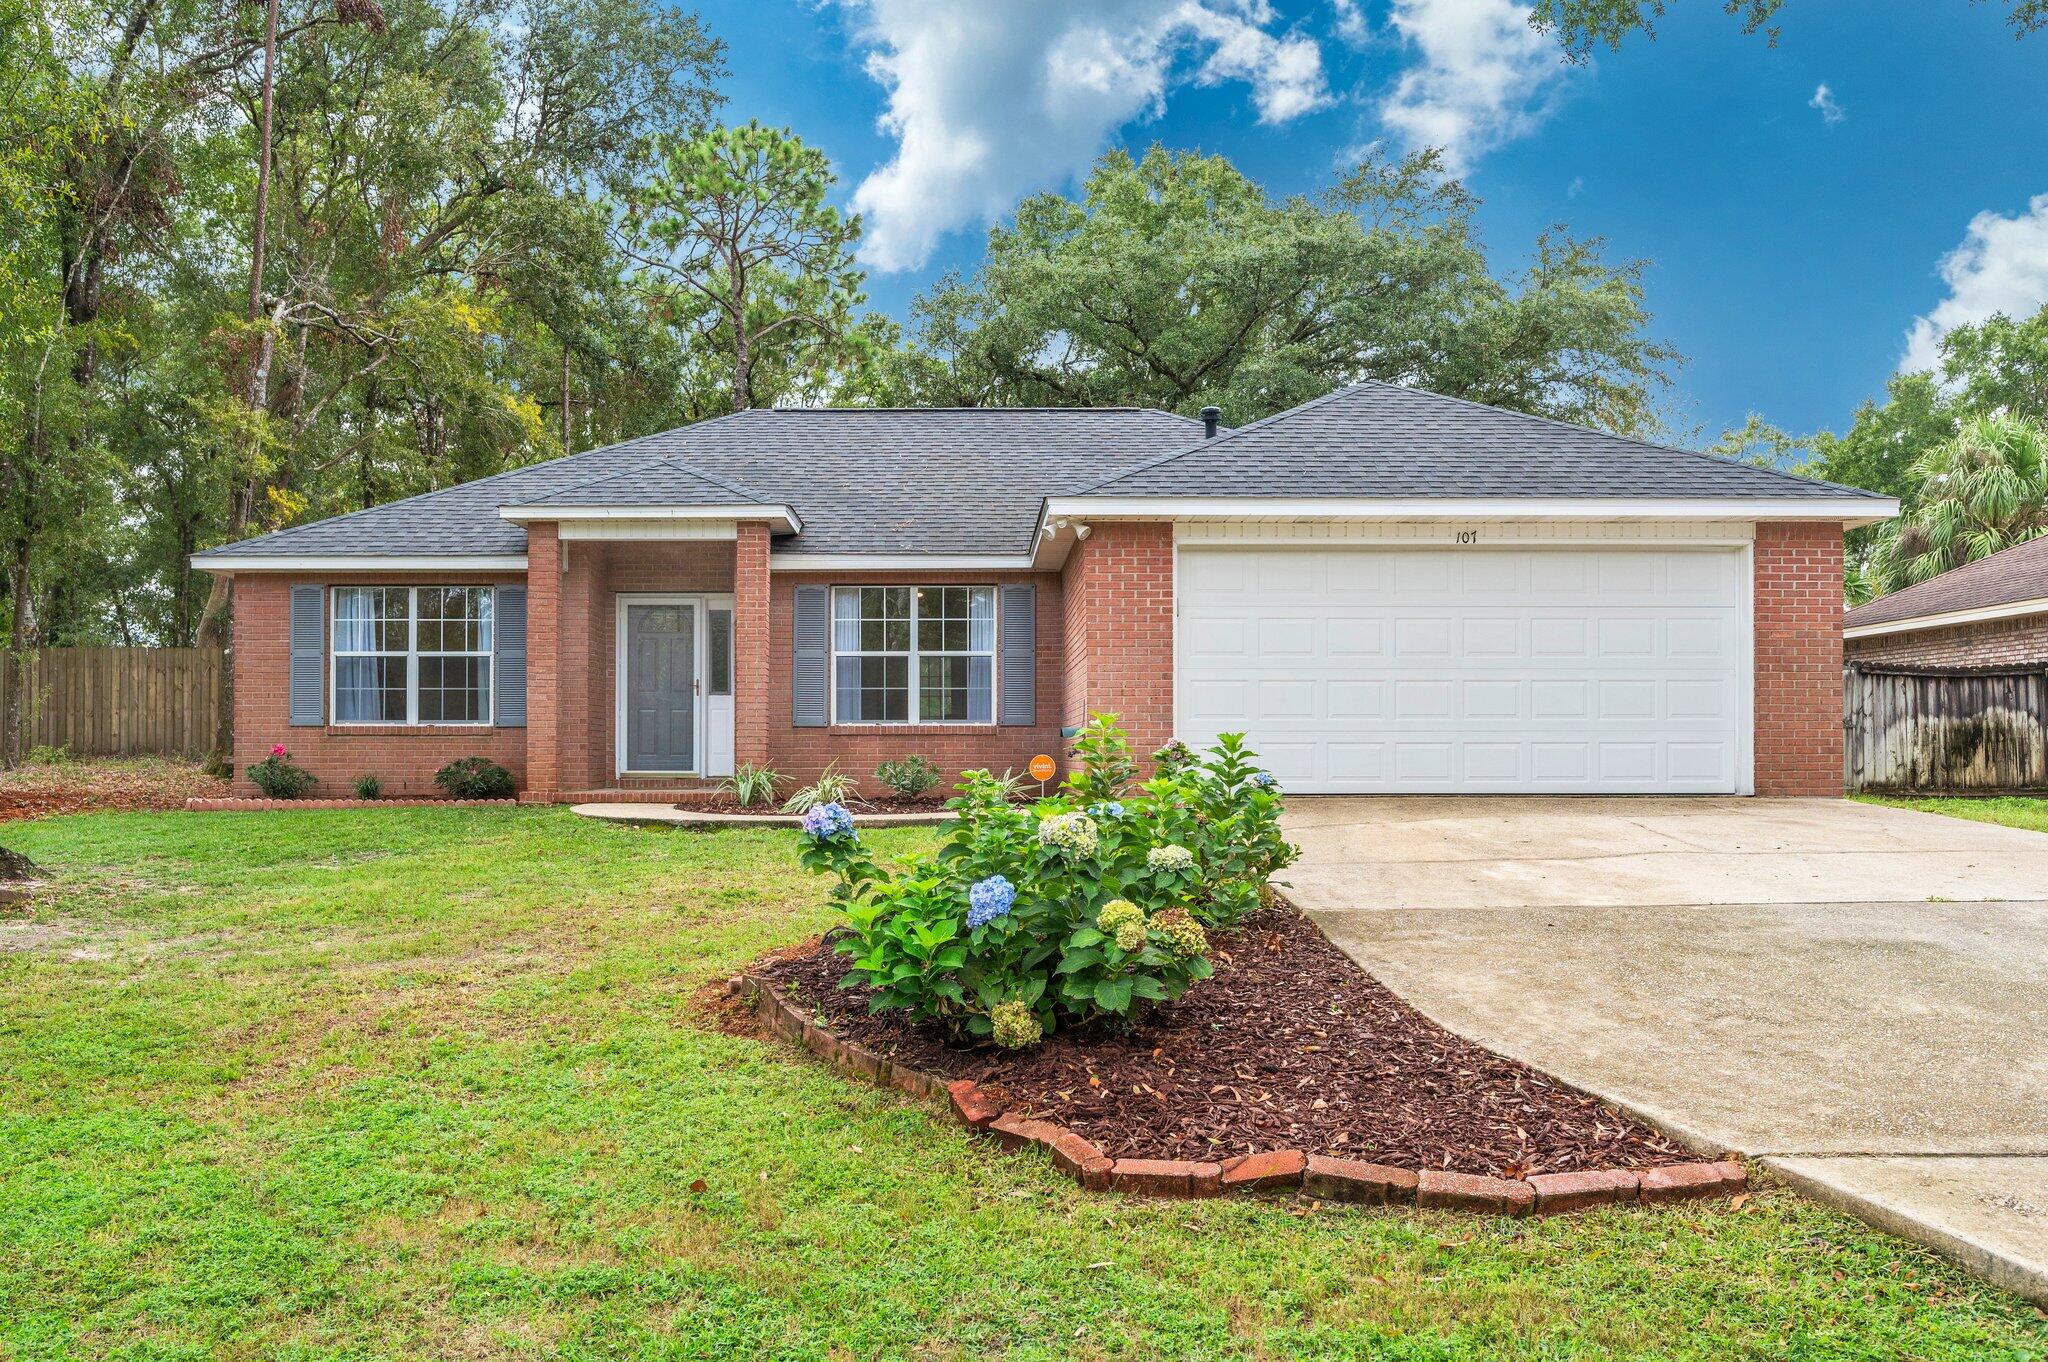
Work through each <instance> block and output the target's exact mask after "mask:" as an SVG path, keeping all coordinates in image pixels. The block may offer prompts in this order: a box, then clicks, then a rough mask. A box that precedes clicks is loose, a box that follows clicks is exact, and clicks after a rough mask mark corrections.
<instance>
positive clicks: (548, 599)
mask: <svg viewBox="0 0 2048 1362" xmlns="http://www.w3.org/2000/svg"><path fill="white" fill-rule="evenodd" d="M557 528H558V527H557V526H556V525H555V523H554V522H553V521H539V522H536V523H534V524H531V525H528V526H527V527H526V790H525V793H524V794H523V796H522V798H524V799H526V800H528V801H531V802H533V803H539V804H548V803H553V802H554V799H555V796H556V795H558V794H559V793H561V789H562V766H561V761H562V753H561V716H562V703H561V701H562V687H561V658H560V652H561V650H560V646H559V645H560V638H561V622H562V558H561V553H562V541H561V539H560V538H559V536H558V534H557Z"/></svg>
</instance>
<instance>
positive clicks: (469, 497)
mask: <svg viewBox="0 0 2048 1362" xmlns="http://www.w3.org/2000/svg"><path fill="white" fill-rule="evenodd" d="M1201 429H1202V427H1201V423H1200V422H1198V421H1191V420H1189V419H1187V418H1186V417H1182V416H1175V415H1173V414H1171V413H1169V412H1162V411H1152V410H1148V409H1145V408H1128V407H1126V408H1096V409H1072V408H1062V409H1036V408H1015V407H975V408H961V409H935V410H876V409H864V408H863V409H853V408H848V409H827V410H798V411H783V410H756V411H746V412H739V413H735V414H734V415H731V416H721V417H718V418H716V419H714V420H710V421H701V422H699V423H697V424H696V425H693V426H684V427H681V428H680V429H677V430H671V431H665V432H663V433H662V434H659V435H648V436H644V437H642V438H640V439H637V440H627V441H624V442H623V443H620V444H615V445H606V446H604V447H603V448H600V449H592V450H588V451H586V452H585V453H582V454H576V455H572V456H570V457H569V458H566V459H556V460H554V461H552V462H549V463H543V464H534V465H532V466H530V467H527V468H518V469H513V470H511V471H510V472H506V473H499V474H496V475H495V476H492V477H488V478H479V479H478V480H477V481H475V482H468V483H463V484H462V485H461V486H458V487H450V488H447V489H445V490H443V491H438V492H428V493H426V494H425V495H423V496H417V497H413V498H411V499H409V500H406V501H394V502H391V503H388V504H387V505H383V506H375V507H371V508H370V509H369V510H365V511H356V512H353V513H351V514H349V515H343V516H336V517H334V518H333V519H331V520H321V521H316V522H314V523H312V524H309V525H298V526H294V527H292V528H291V529H287V530H279V531H277V532H276V533H274V534H268V535H264V536H262V537H261V538H257V539H246V540H243V541H242V542H241V543H239V544H230V545H228V546H227V547H225V548H221V549H215V550H212V551H211V552H212V553H215V554H218V555H220V556H222V557H229V558H243V557H246V558H249V559H251V560H252V562H253V561H254V560H258V559H261V558H265V557H272V556H280V555H305V554H319V555H330V554H331V555H347V556H354V555H372V554H377V555H382V554H404V555H412V554H420V555H438V554H520V553H524V552H525V551H526V531H525V530H524V529H523V528H522V527H520V526H518V525H515V524H512V523H510V522H509V521H506V520H504V519H502V518H500V516H499V515H498V508H499V507H501V506H529V505H535V504H539V503H540V502H542V501H543V500H545V499H548V498H555V499H556V500H557V503H558V504H563V505H583V504H588V503H587V501H586V497H589V496H591V495H592V494H593V493H594V490H595V489H594V487H593V484H595V483H597V482H598V481H600V480H604V479H617V483H616V487H617V489H618V490H619V491H620V494H621V495H622V496H628V495H634V496H647V497H653V496H654V489H655V488H656V486H657V485H658V484H659V482H660V480H661V479H663V478H666V477H674V478H677V479H678V480H687V479H689V478H696V479H702V480H704V481H705V482H707V483H717V484H721V485H723V486H724V487H725V488H726V489H727V490H728V493H739V494H743V500H744V501H747V502H755V503H761V504H768V505H788V506H789V507H790V508H791V509H793V510H794V511H796V513H797V516H798V518H799V519H801V520H802V521H803V527H804V528H803V532H802V533H801V534H799V535H796V536H793V537H788V538H783V539H779V540H777V541H776V545H775V547H776V552H778V553H931V554H989V553H1000V554H1022V553H1028V552H1029V551H1030V550H1031V547H1032V537H1033V535H1035V534H1036V533H1037V528H1038V510H1039V505H1040V503H1041V502H1042V501H1043V500H1044V498H1046V497H1047V496H1052V495H1056V494H1058V493H1060V492H1064V491H1069V490H1072V489H1073V488H1076V487H1082V486H1085V485H1087V484H1088V483H1091V482H1095V481H1098V480H1100V479H1101V478H1104V477H1106V476H1108V475H1109V474H1111V473H1113V472H1115V471H1117V470H1118V469H1121V468H1128V467H1130V466H1131V465H1132V464H1134V463H1137V462H1139V461H1141V460H1143V459H1147V458H1151V457H1154V456H1156V455H1159V454H1164V453H1166V452H1168V451H1170V450H1174V449H1179V448H1181V447H1182V446H1184V445H1186V444H1187V443H1188V442H1189V441H1190V440H1191V439H1195V438H1198V437H1199V436H1200V434H1201ZM712 495H713V494H712V493H710V492H708V491H707V492H706V493H705V494H704V497H703V499H700V500H698V501H697V502H695V503H694V504H712V505H730V504H734V503H733V502H732V501H730V500H726V499H719V500H710V497H711V496H712ZM617 504H620V505H648V504H661V503H659V502H658V501H651V500H630V499H628V500H621V501H619V502H618V503H617Z"/></svg>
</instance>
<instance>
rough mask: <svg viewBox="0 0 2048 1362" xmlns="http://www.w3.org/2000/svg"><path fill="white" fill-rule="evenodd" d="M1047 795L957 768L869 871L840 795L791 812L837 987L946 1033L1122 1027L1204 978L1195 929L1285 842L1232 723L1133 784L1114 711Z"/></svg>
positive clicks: (1242, 910) (1234, 907)
mask: <svg viewBox="0 0 2048 1362" xmlns="http://www.w3.org/2000/svg"><path fill="white" fill-rule="evenodd" d="M1074 756H1075V758H1076V762H1075V766H1074V769H1073V770H1072V772H1071V773H1070V774H1069V775H1068V777H1067V779H1066V781H1065V782H1064V783H1063V784H1062V785H1061V787H1060V790H1059V793H1058V794H1057V795H1055V796H1054V797H1052V798H1049V799H1043V800H1040V801H1039V802H1038V803H1036V804H1034V805H1030V806H1023V805H1019V804H1017V803H1016V802H1015V801H1014V800H1013V798H1012V795H1013V793H1014V791H1015V789H1016V785H1015V782H1014V781H1010V780H1007V779H1004V778H999V777H996V776H992V775H990V774H989V773H988V772H986V771H970V772H968V773H967V774H966V775H965V776H964V777H963V778H962V780H961V782H960V785H959V787H958V791H957V795H956V797H955V798H954V799H953V800H952V801H951V803H950V805H949V807H950V808H952V809H953V810H954V811H955V812H957V813H958V814H959V818H958V820H957V821H955V822H954V823H952V824H950V825H949V826H948V828H947V830H946V832H945V833H944V834H943V838H942V841H941V844H940V846H939V848H938V850H937V851H936V852H935V853H934V854H932V855H930V856H919V857H910V858H906V859H904V860H903V861H901V862H900V863H899V864H898V865H896V866H895V867H892V868H888V869H884V868H882V867H879V866H877V865H876V864H875V862H874V861H873V860H872V859H871V858H870V857H869V855H868V853H867V850H866V848H865V846H864V845H863V844H862V842H861V840H860V834H859V832H858V831H857V830H856V829H855V827H854V817H853V815H852V814H851V813H849V812H848V811H847V810H846V809H845V808H844V807H842V806H840V805H838V804H826V805H822V806H820V807H818V808H816V809H813V810H812V811H811V812H810V814H809V815H807V816H806V817H805V819H804V825H803V827H804V850H803V863H804V865H805V866H806V868H808V869H810V870H813V871H816V872H819V873H822V874H828V875H831V876H832V877H833V879H834V882H835V883H834V888H833V898H834V900H835V901H836V902H838V903H839V904H840V905H841V907H842V908H843V909H844V911H845V912H846V915H847V919H848V923H849V927H850V930H849V931H848V932H847V933H845V934H844V935H843V936H842V937H841V938H840V940H839V941H838V943H837V946H836V949H838V950H840V951H842V952H844V953H845V954H846V955H848V956H849V957H851V962H852V967H851V969H850V970H849V971H848V974H847V978H846V981H845V985H846V986H848V987H854V986H861V987H866V988H867V989H869V990H870V998H869V1003H870V1007H871V1008H872V1010H874V1011H876V1012H882V1011H889V1010H896V1009H900V1010H902V1011H905V1012H907V1013H909V1014H910V1015H912V1016H913V1017H916V1018H918V1019H920V1020H931V1021H936V1022H938V1023H940V1024H941V1025H943V1026H944V1027H945V1028H946V1029H947V1031H948V1032H949V1034H950V1035H951V1036H952V1037H953V1039H954V1040H955V1041H956V1042H961V1043H993V1044H996V1045H999V1046H1003V1047H1005V1048H1010V1049H1017V1048H1023V1047H1027V1046H1031V1045H1035V1044H1037V1043H1038V1042H1039V1040H1041V1039H1042V1038H1043V1037H1044V1036H1046V1035H1049V1034H1051V1033H1053V1032H1054V1031H1056V1030H1058V1029H1059V1028H1061V1027H1063V1026H1064V1027H1077V1026H1079V1027H1103V1028H1126V1027H1129V1026H1131V1025H1134V1024H1135V1023H1136V1022H1137V1021H1138V1020H1139V1019H1140V1018H1141V1017H1142V1016H1143V1014H1144V1011H1145V1009H1146V1008H1147V1007H1148V1006H1150V1005H1151V1004H1153V1003H1157V1002H1164V1001H1168V1000H1170V999H1173V998H1177V997H1179V996H1180V995H1181V994H1182V993H1184V992H1186V991H1187V989H1188V988H1189V987H1190V986H1191V985H1193V984H1194V983H1195V982H1197V981H1198V980H1201V979H1204V978H1207V977H1208V975H1209V973H1210V967H1209V959H1208V956H1209V932H1210V931H1212V930H1228V929H1230V928H1232V927H1235V926H1236V925H1238V924H1239V923H1240V922H1242V921H1243V920H1244V918H1245V916H1246V914H1248V913H1250V912H1251V911H1252V910H1253V909H1255V908H1257V907H1258V905H1259V902H1260V887H1261V886H1262V885H1263V884H1264V883H1265V880H1266V877H1267V876H1268V875H1270V874H1272V873H1273V872H1274V871H1276V870H1279V869H1280V868H1281V867H1283V866H1285V865H1287V864H1288V863H1289V862H1291V861H1292V860H1293V859H1294V857H1295V855H1296V850H1295V848H1294V847H1293V846H1291V845H1289V843H1288V842H1287V841H1286V839H1285V838H1283V837H1282V836H1281V835H1280V826H1279V819H1280V810H1281V793H1280V789H1279V786H1278V783H1277V782H1276V781H1274V779H1273V778H1272V776H1271V775H1270V774H1269V773H1267V772H1265V771H1263V770H1261V769H1260V768H1259V767H1258V766H1257V765H1256V764H1255V762H1254V760H1253V757H1252V753H1251V752H1250V750H1249V749H1248V748H1246V747H1245V745H1244V739H1243V738H1242V736H1240V735H1235V734H1226V735H1224V736H1223V737H1222V738H1220V739H1219V740H1218V741H1217V744H1216V746H1215V747H1214V748H1212V749H1211V750H1210V751H1209V752H1208V753H1206V754H1200V755H1197V754H1196V753H1194V752H1192V751H1189V750H1188V749H1187V748H1186V747H1184V746H1182V745H1180V744H1173V745H1172V746H1171V747H1170V748H1168V749H1164V750H1162V752H1160V753H1158V754H1155V757H1154V763H1155V766H1156V767H1157V774H1155V775H1154V777H1153V778H1152V779H1151V780H1149V781H1145V782H1143V783H1139V782H1138V780H1137V769H1136V765H1135V763H1134V762H1133V761H1132V760H1131V757H1130V750H1129V743H1128V741H1127V740H1126V739H1125V737H1124V735H1123V733H1122V732H1121V731H1120V730H1119V729H1118V728H1117V727H1116V724H1115V721H1114V716H1104V715H1098V716H1096V718H1095V720H1094V721H1093V722H1091V723H1090V724H1089V726H1088V727H1087V729H1086V730H1085V731H1084V732H1083V733H1082V735H1081V737H1080V739H1079V740H1078V741H1077V742H1076V743H1075V747H1074Z"/></svg>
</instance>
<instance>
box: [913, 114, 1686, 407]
mask: <svg viewBox="0 0 2048 1362" xmlns="http://www.w3.org/2000/svg"><path fill="white" fill-rule="evenodd" d="M1477 206H1478V201H1477V200H1476V199H1475V198H1474V197H1473V196H1472V195H1471V194H1470V193H1469V192H1468V191H1467V190H1466V189H1465V188H1464V186H1463V185H1461V184H1459V183H1458V182H1457V181H1456V180H1454V179H1451V178H1449V177H1448V176H1446V175H1445V174H1444V173H1443V170H1442V166H1441V161H1440V158H1439V157H1438V156H1437V154H1436V153H1434V152H1421V153H1417V154H1415V155H1412V156H1409V157H1406V158H1405V159H1401V160H1392V159H1389V158H1387V157H1385V156H1383V155H1381V154H1379V153H1374V154H1372V155H1369V156H1368V157H1366V158H1365V159H1364V160H1362V161H1360V162H1359V163H1358V164H1357V165H1356V166H1355V167H1353V168H1352V169H1351V170H1350V171H1349V172H1348V173H1346V174H1345V175H1343V176H1342V177H1341V178H1340V179H1339V180H1338V181H1337V182H1336V183H1334V184H1333V185H1331V186H1330V187H1329V188H1328V189H1327V190H1326V191H1324V192H1323V193H1322V194H1321V195H1320V196H1318V197H1316V198H1314V199H1310V198H1291V199H1286V200H1282V201H1277V202H1276V201H1274V200H1273V199H1271V198H1270V197H1269V196H1268V195H1267V194H1266V193H1265V191H1264V190H1263V189H1261V188H1260V187H1259V186H1258V185H1257V184H1256V183H1254V182H1253V181H1252V180H1250V179H1249V178H1247V177H1246V176H1245V175H1244V174H1243V173H1241V172H1240V171H1238V170H1237V169H1236V168H1235V167H1234V166H1232V165H1231V164H1230V162H1228V161H1226V160H1224V159H1223V158H1222V157H1220V156H1203V155H1199V154H1195V153H1177V152H1171V151H1167V150H1166V149H1164V148H1161V147H1154V148H1152V149H1151V150H1150V151H1148V152H1147V153H1146V154H1145V155H1144V156H1142V157H1139V158H1133V157H1131V156H1129V155H1127V154H1125V153H1123V152H1121V151H1118V152H1112V153H1110V154H1109V155H1107V156H1105V157H1103V158H1102V159H1101V160H1100V161H1099V162H1098V163H1097V164H1096V166H1095V168H1094V171H1093V172H1092V173H1091V174H1090V175H1089V176H1088V178H1087V181H1086V183H1085V184H1084V185H1083V186H1082V189H1081V192H1080V194H1079V195H1078V196H1077V197H1075V198H1068V197H1066V196H1064V195H1060V194H1055V193H1044V194H1037V195H1033V196H1032V197H1030V198H1027V199H1026V200H1024V202H1023V203H1022V204H1020V205H1019V207H1018V209H1017V212H1016V215H1015V217H1014V219H1013V220H1012V221H1010V222H1008V223H1005V224H1002V225H1000V226H998V227H996V228H995V229H994V230H992V231H991V232H990V233H989V238H988V250H987V255H986V258H985V259H984V261H983V263H982V265H981V267H980V268H979V269H978V270H977V271H976V272H975V273H974V274H973V275H972V276H971V277H967V276H961V275H957V274H956V275H951V276H948V277H947V278H945V279H944V280H942V281H941V282H940V283H939V284H938V285H937V286H936V287H935V288H933V289H932V290H930V291H929V292H927V293H926V294H924V295H923V296H922V297H920V298H919V299H918V300H917V302H916V303H915V304H914V306H913V308H912V320H911V327H910V332H911V340H912V343H911V345H910V347H909V350H908V353H907V354H906V355H905V356H904V357H903V359H902V363H901V383H902V387H903V389H904V390H905V391H906V393H907V394H908V395H909V397H910V398H911V399H913V400H916V401H918V402H923V403H929V404H933V405H999V404H1000V405H1051V406H1107V405H1117V404H1132V405H1144V406H1156V407H1161V408H1165V409H1167V410H1171V411H1179V412H1184V413H1189V414H1192V413H1194V412H1195V411H1197V410H1199V409H1200V408H1202V407H1204V406H1208V405H1211V404H1214V405H1216V406H1219V407H1221V408H1222V409H1223V412H1224V416H1225V418H1226V419H1227V420H1229V421H1232V422H1243V421H1248V420H1253V419H1256V418H1257V417H1260V416H1265V415H1268V414H1270V413H1272V412H1276V411H1281V410H1284V409H1286V408H1288V407H1291V406H1293V405H1295V404H1296V403H1299V402H1302V401H1305V400H1307V399H1309V398H1312V397H1316V396H1319V395H1321V394H1322V393H1325V392H1328V391H1330V390H1331V389H1332V388H1334V387H1337V386H1338V385H1340V384H1343V383H1346V382H1353V381H1356V380H1358V379H1362V378H1379V379H1385V380H1387V381H1390V382H1399V383H1409V384H1414V385H1417V386H1420V387H1425V388H1429V389H1432V390H1434V391H1437V392H1441V393H1447V394H1449V395H1452V396H1456V397H1467V398H1471V399H1473V400H1475V401H1480V402H1489V403H1493V404H1495V405H1498V406H1503V407H1509V408H1512V409H1514V410H1517V411H1529V412H1535V413H1539V414H1542V415H1546V416H1555V417H1558V418H1560V419H1564V420H1570V421H1581V422H1585V423H1587V424H1591V425H1597V426H1600V427H1602V428H1604V429H1608V430H1614V431H1620V432H1630V433H1642V432H1646V431H1649V430H1652V429H1654V428H1655V427H1656V425H1657V417H1656V402H1657V399H1658V397H1659V395H1660V394H1661V393H1662V391H1663V390H1664V388H1665V387H1666V385H1667V384H1668V383H1669V381H1670V376H1671V373H1672V371H1673V369H1674V368H1675V367H1676V365H1677V364H1678V362H1679V356H1678V354H1677V352H1676V351H1675V350H1673V349H1672V348H1671V347H1670V346H1668V345H1666V344H1664V343H1663V342H1661V341H1658V340H1655V339H1653V338H1651V337H1650V336H1649V335H1648V334H1647V329H1648V326H1649V322H1650V317H1649V313H1648V311H1647V309H1646V307H1645V305H1644V300H1643V290H1642V273H1643V265H1642V262H1639V261H1631V262H1625V263H1622V264H1618V265H1610V264H1608V263H1607V262H1606V261H1605V260H1604V259H1603V257H1602V246H1601V243H1600V242H1599V241H1597V240H1578V239H1574V238H1572V237H1570V236H1569V235H1567V234H1566V233H1564V232H1563V231H1562V230H1557V231H1552V232H1549V233H1546V234H1545V235H1544V236H1542V237H1541V238H1539V239H1538V240H1537V241H1536V242H1535V243H1534V245H1533V247H1532V249H1531V251H1530V256H1529V259H1528V260H1527V262H1526V263H1525V264H1524V265H1523V266H1522V267H1521V268H1520V269H1518V270H1513V271H1508V272H1504V273H1499V274H1496V273H1495V272H1494V271H1493V270H1492V269H1491V268H1490V266H1489V261H1488V259H1487V255H1486V252H1485V250H1484V249H1483V248H1482V246H1481V244H1480V242H1479V238H1478V233H1477V229H1476V226H1475V224H1474V212H1475V209H1476V208H1477Z"/></svg>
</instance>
